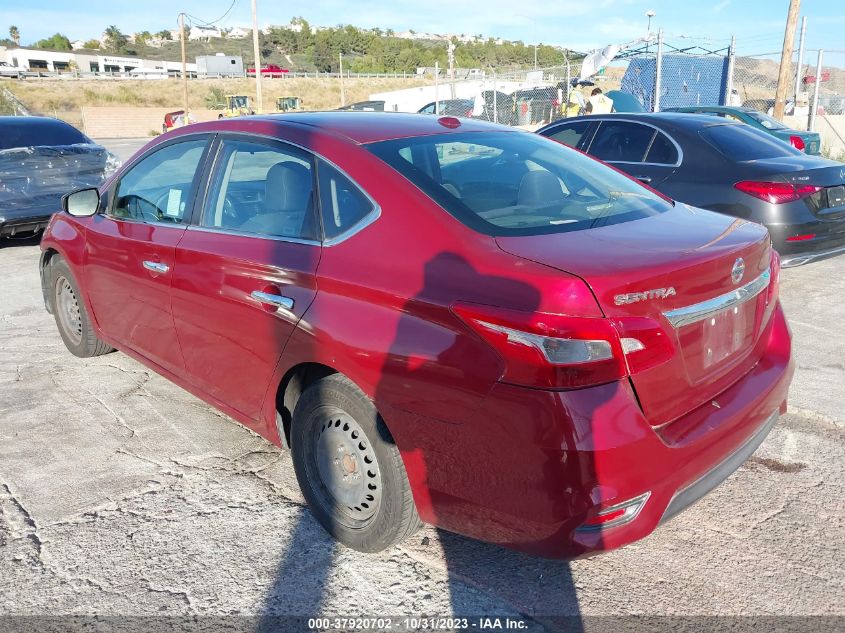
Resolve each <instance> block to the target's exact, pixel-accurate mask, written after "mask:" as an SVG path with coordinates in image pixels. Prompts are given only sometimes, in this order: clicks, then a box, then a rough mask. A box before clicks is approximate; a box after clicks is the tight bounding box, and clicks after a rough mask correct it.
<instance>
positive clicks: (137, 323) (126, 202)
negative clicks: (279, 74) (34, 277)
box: [83, 135, 210, 374]
mask: <svg viewBox="0 0 845 633" xmlns="http://www.w3.org/2000/svg"><path fill="white" fill-rule="evenodd" d="M209 142H210V136H209V135H199V136H197V135H191V136H190V137H184V138H179V139H176V140H174V141H173V142H171V143H167V144H165V145H162V146H159V147H157V148H156V149H154V150H153V151H152V152H150V153H149V154H147V155H145V156H143V157H142V158H141V159H140V160H139V161H137V162H136V163H135V165H133V166H132V167H131V168H129V169H128V171H126V172H124V173H123V175H122V176H121V177H120V179H119V180H118V181H117V182H116V183H114V185H113V186H112V187H111V188H110V190H109V192H107V194H106V203H105V204H106V210H105V213H102V214H99V215H97V216H95V217H94V218H93V220H92V222H91V224H89V227H88V230H87V232H86V245H85V249H86V252H85V265H84V273H83V275H84V278H85V283H86V286H87V288H86V291H87V294H88V296H89V298H90V301H91V306H92V309H93V312H94V317H95V318H96V320H97V323H98V324H99V325H100V327H101V328H102V329H103V331H104V332H105V333H106V335H107V336H108V337H110V338H111V339H113V340H114V341H116V342H117V343H118V344H119V345H124V346H127V347H129V348H131V349H133V350H135V351H136V352H138V353H140V354H142V355H144V356H145V357H147V358H148V359H150V360H152V361H153V362H155V363H156V364H158V365H160V366H161V367H164V368H165V369H168V370H170V371H172V372H175V373H177V374H182V373H183V371H184V363H183V360H182V355H181V352H180V349H179V343H178V340H177V338H176V330H175V327H174V324H173V315H172V312H171V307H170V284H171V281H172V278H173V273H174V266H175V254H176V244H178V243H179V240H180V239H181V238H182V236H183V235H184V234H185V227H186V225H187V221H188V220H189V219H190V214H191V209H192V205H193V201H194V197H195V195H196V191H197V185H198V181H199V172H200V170H201V167H202V165H203V162H204V160H205V157H206V152H207V148H208V146H209Z"/></svg>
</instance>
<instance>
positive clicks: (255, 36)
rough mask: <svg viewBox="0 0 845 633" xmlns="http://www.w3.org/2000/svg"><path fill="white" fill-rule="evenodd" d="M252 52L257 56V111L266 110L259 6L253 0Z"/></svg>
mask: <svg viewBox="0 0 845 633" xmlns="http://www.w3.org/2000/svg"><path fill="white" fill-rule="evenodd" d="M252 53H253V55H254V57H255V111H256V112H258V113H259V114H261V113H262V112H264V100H263V98H262V95H261V50H260V48H259V46H258V7H257V5H256V0H252Z"/></svg>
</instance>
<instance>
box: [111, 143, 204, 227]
mask: <svg viewBox="0 0 845 633" xmlns="http://www.w3.org/2000/svg"><path fill="white" fill-rule="evenodd" d="M205 146H206V139H199V140H192V141H184V142H181V143H174V144H172V145H168V146H166V147H163V148H162V149H160V150H158V151H156V152H154V153H153V154H151V155H149V156H147V157H146V158H143V159H141V160H140V161H139V162H138V163H136V164H135V165H134V166H133V167H132V168H130V169H129V171H127V172H126V173H125V174H124V175H123V177H122V178H121V179H120V182H119V183H118V184H117V189H116V191H115V197H114V206H113V207H112V210H111V215H113V216H115V217H118V218H124V219H127V220H137V221H139V222H166V223H172V224H181V223H183V222H185V221H186V217H187V215H188V214H189V213H190V209H189V206H188V205H189V198H190V193H191V186H192V185H193V182H194V178H195V177H196V173H197V168H198V167H199V164H200V161H201V160H202V156H203V152H204V151H205Z"/></svg>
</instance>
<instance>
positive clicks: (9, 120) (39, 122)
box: [0, 116, 81, 134]
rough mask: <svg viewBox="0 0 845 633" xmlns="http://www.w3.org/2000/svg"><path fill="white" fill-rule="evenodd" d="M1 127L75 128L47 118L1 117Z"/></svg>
mask: <svg viewBox="0 0 845 633" xmlns="http://www.w3.org/2000/svg"><path fill="white" fill-rule="evenodd" d="M0 126H15V127H17V128H21V127H55V128H69V127H70V128H73V126H72V125H71V124H70V123H65V122H64V121H61V120H59V119H53V118H51V117H47V116H0ZM73 129H76V128H73ZM77 131H78V130H77ZM80 134H81V132H80Z"/></svg>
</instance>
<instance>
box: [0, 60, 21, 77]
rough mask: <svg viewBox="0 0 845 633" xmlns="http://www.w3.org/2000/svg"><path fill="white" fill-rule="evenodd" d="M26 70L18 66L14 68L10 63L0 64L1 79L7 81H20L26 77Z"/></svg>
mask: <svg viewBox="0 0 845 633" xmlns="http://www.w3.org/2000/svg"><path fill="white" fill-rule="evenodd" d="M25 72H26V71H25V70H24V69H23V68H19V67H18V66H12V65H10V64H9V62H0V77H3V78H5V79H12V78H14V79H20V78H22V77H23V76H24V75H25Z"/></svg>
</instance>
